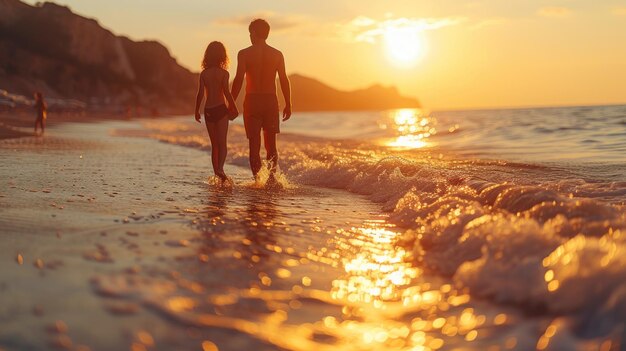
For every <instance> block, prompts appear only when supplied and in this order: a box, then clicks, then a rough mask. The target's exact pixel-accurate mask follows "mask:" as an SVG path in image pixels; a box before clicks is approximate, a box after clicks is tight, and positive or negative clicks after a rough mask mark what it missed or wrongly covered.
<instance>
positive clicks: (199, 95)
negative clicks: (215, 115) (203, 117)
mask: <svg viewBox="0 0 626 351" xmlns="http://www.w3.org/2000/svg"><path fill="white" fill-rule="evenodd" d="M203 98H204V83H203V82H202V73H200V81H199V82H198V93H197V94H196V110H195V112H196V121H197V122H198V123H200V104H202V99H203Z"/></svg>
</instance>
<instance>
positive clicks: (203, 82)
mask: <svg viewBox="0 0 626 351" xmlns="http://www.w3.org/2000/svg"><path fill="white" fill-rule="evenodd" d="M227 69H228V55H227V53H226V48H225V47H224V44H222V43H220V42H219V41H213V42H211V43H210V44H209V45H208V46H207V48H206V51H205V52H204V58H203V59H202V72H201V73H200V84H199V86H198V95H197V96H196V121H198V123H201V122H200V119H201V117H200V105H201V104H202V100H203V99H204V97H206V102H205V104H204V122H205V124H206V130H207V132H208V133H209V139H211V161H212V164H213V172H214V173H215V175H216V176H218V177H219V178H220V179H221V180H222V181H226V180H227V179H228V177H226V174H225V173H224V162H225V161H226V152H227V150H226V136H227V134H228V120H229V119H235V118H236V117H237V115H238V114H239V111H237V107H236V106H235V100H234V99H233V96H232V95H231V94H230V90H229V89H228V82H229V80H228V77H229V74H228V71H227ZM224 98H226V100H227V101H228V106H226V103H225V101H224Z"/></svg>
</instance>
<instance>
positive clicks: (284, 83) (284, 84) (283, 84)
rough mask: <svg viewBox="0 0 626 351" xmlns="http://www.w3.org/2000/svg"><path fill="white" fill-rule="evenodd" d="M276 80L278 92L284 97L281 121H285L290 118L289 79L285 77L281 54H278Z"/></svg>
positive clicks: (285, 72) (283, 58) (283, 60)
mask: <svg viewBox="0 0 626 351" xmlns="http://www.w3.org/2000/svg"><path fill="white" fill-rule="evenodd" d="M278 80H279V81H280V90H282V92H283V96H284V97H285V109H284V110H283V121H286V120H288V119H289V118H290V117H291V83H289V77H287V71H286V70H285V57H284V56H283V54H282V53H281V54H280V62H279V63H278Z"/></svg>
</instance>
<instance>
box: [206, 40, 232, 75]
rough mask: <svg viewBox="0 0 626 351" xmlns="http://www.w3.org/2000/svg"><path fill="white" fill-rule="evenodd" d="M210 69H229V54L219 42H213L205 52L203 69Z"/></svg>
mask: <svg viewBox="0 0 626 351" xmlns="http://www.w3.org/2000/svg"><path fill="white" fill-rule="evenodd" d="M210 67H219V68H223V69H228V54H227V53H226V47H225V46H224V44H222V43H220V42H219V41H212V42H211V43H209V45H208V46H207V47H206V50H205V51H204V58H202V69H207V68H210Z"/></svg>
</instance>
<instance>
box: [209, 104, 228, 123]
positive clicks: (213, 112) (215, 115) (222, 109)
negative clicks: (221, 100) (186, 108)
mask: <svg viewBox="0 0 626 351" xmlns="http://www.w3.org/2000/svg"><path fill="white" fill-rule="evenodd" d="M227 115H228V108H227V107H226V104H221V105H217V106H213V107H207V108H205V109H204V121H205V122H206V123H215V122H218V121H220V120H221V119H222V118H224V117H226V116H227Z"/></svg>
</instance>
